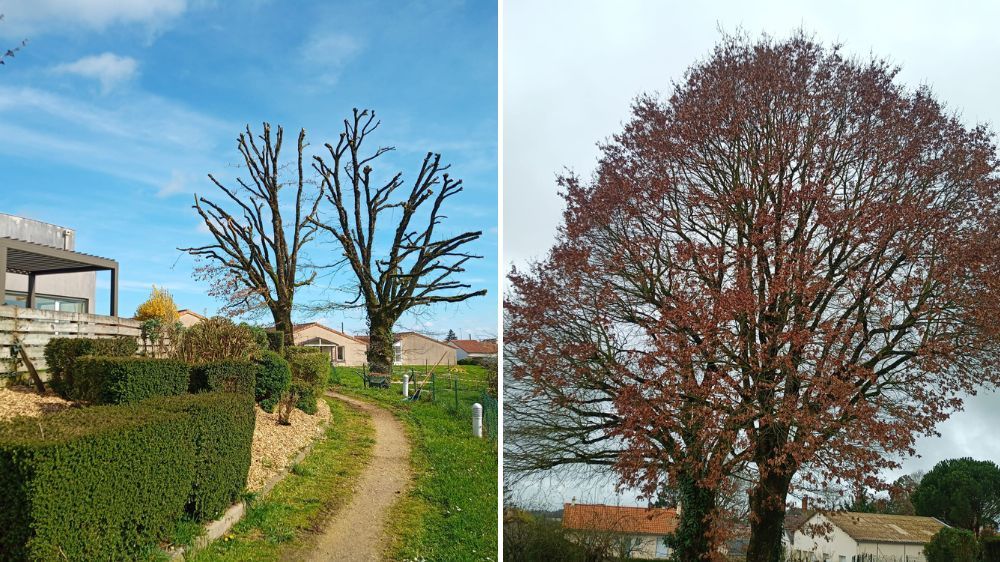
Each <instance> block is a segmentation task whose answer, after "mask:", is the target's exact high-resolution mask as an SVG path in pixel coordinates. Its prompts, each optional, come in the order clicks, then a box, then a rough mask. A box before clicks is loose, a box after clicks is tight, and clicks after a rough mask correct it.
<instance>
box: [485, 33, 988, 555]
mask: <svg viewBox="0 0 1000 562" xmlns="http://www.w3.org/2000/svg"><path fill="white" fill-rule="evenodd" d="M897 72H898V69H897V68H895V67H893V66H892V65H890V64H888V63H887V62H885V61H884V60H881V59H877V58H872V59H868V60H857V59H851V58H848V57H845V56H844V55H843V54H842V53H841V51H840V49H839V48H838V47H833V48H826V47H824V46H822V45H820V44H817V43H816V42H814V41H813V40H812V39H811V38H809V37H806V36H804V35H802V34H798V35H796V36H794V37H792V38H791V39H789V40H786V41H776V40H772V39H768V38H764V39H761V40H759V41H750V40H748V39H745V38H738V37H727V38H726V39H725V40H723V41H722V42H721V43H720V44H719V45H718V46H717V47H716V48H715V50H714V51H713V52H712V54H711V56H710V57H709V58H708V59H707V60H705V61H704V62H702V63H699V64H697V65H695V66H693V67H692V68H691V69H690V70H689V71H688V72H687V74H686V75H685V78H684V80H683V81H682V82H681V83H679V84H677V85H676V87H675V91H674V93H673V95H672V96H671V97H670V98H669V99H668V100H666V101H660V100H658V99H656V98H653V97H650V96H644V97H641V98H639V99H638V100H637V101H636V102H635V104H634V106H633V111H632V117H631V120H630V121H629V122H628V123H627V124H626V125H625V128H624V130H623V131H622V132H621V133H619V134H617V135H616V136H615V137H614V138H613V140H611V141H610V142H608V143H606V144H604V145H603V146H602V147H601V157H600V160H599V163H598V167H597V170H596V173H595V174H594V176H593V179H592V180H590V181H589V182H587V181H582V180H581V179H579V178H578V177H575V176H573V175H568V176H565V177H562V178H561V179H560V184H561V186H562V187H563V188H564V198H565V201H566V210H565V213H564V219H563V226H562V228H561V230H560V235H559V238H558V240H557V242H556V244H555V246H554V248H553V249H552V250H551V251H550V253H549V254H548V256H547V257H546V258H545V259H544V260H542V261H541V262H539V263H536V264H534V265H532V266H531V267H530V269H528V270H527V271H519V270H514V271H512V272H511V274H510V282H511V286H512V290H511V292H510V293H509V295H508V296H507V298H506V300H505V309H506V313H505V314H506V328H505V343H506V348H505V353H506V354H507V359H509V365H510V368H511V371H512V374H513V376H514V377H515V378H516V379H518V380H519V381H520V384H523V385H525V386H526V387H527V389H528V391H529V392H530V394H532V395H533V396H534V397H535V402H534V404H536V405H537V404H539V403H542V404H545V407H547V408H549V411H551V412H557V413H558V417H556V418H555V419H558V420H562V421H565V420H567V419H568V420H570V423H569V424H568V425H567V426H551V427H548V428H546V427H545V424H546V423H547V421H546V418H545V416H544V415H537V416H534V417H533V418H532V420H531V423H529V424H528V425H529V426H530V425H531V424H535V427H533V428H532V427H524V428H522V436H523V438H524V439H527V440H529V441H531V442H532V444H530V445H524V444H521V445H520V446H519V445H518V444H515V445H514V453H515V454H514V455H513V457H512V460H513V462H517V463H520V466H521V468H530V467H532V466H535V467H541V468H545V467H551V466H556V465H559V464H573V463H577V462H580V463H594V464H607V465H610V466H613V468H614V470H615V471H616V472H617V474H618V476H619V479H620V483H621V484H622V485H624V486H630V487H637V488H639V489H640V490H641V491H642V492H643V493H644V494H645V495H646V496H647V497H652V496H654V495H655V493H656V492H657V490H658V489H659V487H660V486H662V485H663V484H664V482H670V483H671V484H672V485H675V486H678V487H679V488H680V496H681V501H682V503H684V505H685V509H684V511H683V513H684V516H683V518H682V522H681V529H680V530H679V531H678V539H679V543H678V544H676V545H675V546H676V547H677V548H678V553H679V555H680V557H681V559H684V560H694V559H698V558H699V557H707V556H708V555H709V554H710V553H711V552H712V550H713V549H714V546H713V545H715V544H717V543H718V541H719V540H720V538H721V531H720V529H719V528H718V525H715V522H717V520H718V518H719V513H718V510H717V509H716V508H715V505H716V503H715V497H716V495H717V493H718V492H719V487H720V486H721V485H723V483H724V482H725V481H726V480H727V476H728V475H730V474H733V473H735V472H737V471H739V470H741V468H742V467H750V468H751V469H752V471H753V472H754V473H755V474H756V477H755V481H754V482H753V484H752V486H751V490H750V508H751V517H750V525H751V538H750V544H749V548H748V555H747V560H748V561H750V562H765V561H767V562H771V561H774V560H777V556H778V553H779V551H780V544H781V532H782V521H783V518H784V511H785V500H786V495H787V494H788V492H789V490H790V486H791V484H792V482H793V478H794V477H795V476H796V475H797V474H800V471H802V469H803V468H804V467H809V468H810V474H817V475H818V477H819V478H821V479H827V480H847V481H864V482H867V483H868V484H871V485H875V484H876V483H877V482H876V481H875V478H874V476H873V475H875V474H877V472H878V471H879V470H880V469H883V468H887V467H891V466H894V465H895V462H894V461H893V460H892V459H893V456H894V455H898V454H912V453H913V445H914V441H915V439H916V438H917V437H918V436H920V435H925V434H930V433H932V432H933V431H934V427H935V425H936V424H937V423H939V422H941V421H942V420H944V419H946V418H947V417H948V415H949V413H950V412H952V411H954V410H955V409H956V408H958V407H960V406H961V404H962V399H963V397H964V396H965V395H968V394H969V393H973V392H975V391H976V390H977V388H978V387H979V386H980V385H985V386H993V385H997V384H998V383H1000V359H998V358H1000V345H998V336H1000V334H998V332H1000V329H998V323H997V321H996V318H997V315H998V314H1000V306H998V305H1000V281H998V275H997V272H998V271H1000V237H998V236H997V234H998V226H1000V221H998V203H1000V193H998V185H1000V182H998V177H1000V176H998V162H997V156H996V148H995V145H994V141H993V136H992V134H991V133H990V131H989V130H988V129H987V128H986V127H983V126H976V127H971V128H969V127H966V126H964V125H963V124H962V123H961V122H960V121H959V119H958V118H957V117H955V116H954V115H950V114H948V113H947V112H946V111H945V109H944V108H943V107H942V105H941V103H940V102H938V101H937V100H936V99H935V98H934V96H933V95H932V93H931V91H930V90H929V89H928V88H926V87H920V88H917V89H915V90H913V89H908V88H906V87H904V86H902V85H900V84H898V83H897V82H896V81H895V79H896V75H897ZM539 411H540V410H536V413H537V412H539ZM511 415H512V414H511V413H510V412H508V414H507V416H506V418H507V419H508V420H510V421H512V422H513V423H514V424H515V425H516V424H517V423H518V420H516V419H514V420H511ZM548 430H551V431H548ZM546 440H549V441H546ZM555 440H558V441H555ZM546 444H547V445H546Z"/></svg>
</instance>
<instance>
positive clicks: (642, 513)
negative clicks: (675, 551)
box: [562, 503, 677, 535]
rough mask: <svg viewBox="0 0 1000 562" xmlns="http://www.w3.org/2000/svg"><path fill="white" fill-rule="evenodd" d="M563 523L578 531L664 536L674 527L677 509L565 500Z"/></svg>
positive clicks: (675, 526)
mask: <svg viewBox="0 0 1000 562" xmlns="http://www.w3.org/2000/svg"><path fill="white" fill-rule="evenodd" d="M562 525H563V527H564V528H566V529H573V530H577V531H603V532H616V533H630V534H646V535H666V534H669V533H672V532H673V531H674V529H676V528H677V511H676V510H674V509H664V508H657V507H653V508H645V507H621V506H614V505H593V504H579V503H578V504H569V503H568V504H566V505H565V506H563V516H562Z"/></svg>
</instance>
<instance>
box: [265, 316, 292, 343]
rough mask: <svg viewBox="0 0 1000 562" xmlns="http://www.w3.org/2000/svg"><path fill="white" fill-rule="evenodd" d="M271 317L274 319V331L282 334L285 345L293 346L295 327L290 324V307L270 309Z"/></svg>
mask: <svg viewBox="0 0 1000 562" xmlns="http://www.w3.org/2000/svg"><path fill="white" fill-rule="evenodd" d="M271 316H273V317H274V329H275V330H279V331H281V332H284V334H285V345H295V334H294V333H293V332H294V331H295V325H294V324H292V309H291V307H288V308H285V307H276V308H273V309H271Z"/></svg>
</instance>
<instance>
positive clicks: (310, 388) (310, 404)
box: [289, 381, 317, 415]
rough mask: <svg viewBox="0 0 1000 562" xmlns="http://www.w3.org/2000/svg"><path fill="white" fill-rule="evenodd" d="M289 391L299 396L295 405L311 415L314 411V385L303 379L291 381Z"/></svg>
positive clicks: (315, 394)
mask: <svg viewBox="0 0 1000 562" xmlns="http://www.w3.org/2000/svg"><path fill="white" fill-rule="evenodd" d="M289 392H291V393H294V394H296V395H297V396H298V397H299V400H298V402H296V403H295V407H296V408H298V409H300V410H302V411H303V412H305V413H307V414H309V415H313V414H315V413H316V409H317V406H316V398H317V393H316V387H315V386H314V385H311V384H309V383H307V382H305V381H292V385H291V387H290V388H289Z"/></svg>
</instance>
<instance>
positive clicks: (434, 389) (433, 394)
mask: <svg viewBox="0 0 1000 562" xmlns="http://www.w3.org/2000/svg"><path fill="white" fill-rule="evenodd" d="M431 402H437V375H435V374H434V373H431Z"/></svg>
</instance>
